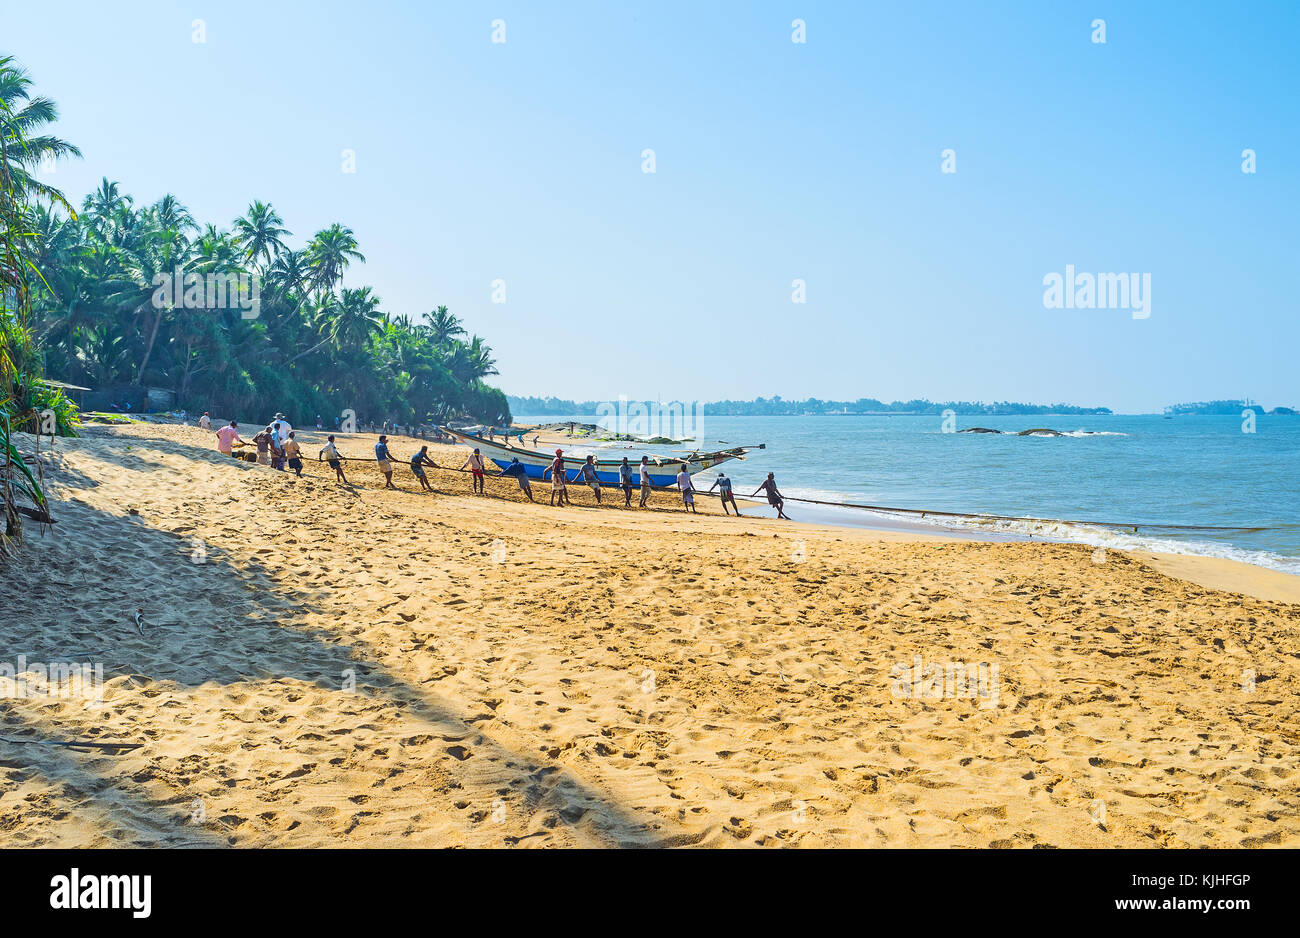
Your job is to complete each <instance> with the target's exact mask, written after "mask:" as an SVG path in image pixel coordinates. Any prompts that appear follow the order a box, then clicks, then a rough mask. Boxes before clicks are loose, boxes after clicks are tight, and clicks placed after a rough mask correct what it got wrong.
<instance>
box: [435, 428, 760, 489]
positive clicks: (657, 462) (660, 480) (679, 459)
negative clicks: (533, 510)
mask: <svg viewBox="0 0 1300 938" xmlns="http://www.w3.org/2000/svg"><path fill="white" fill-rule="evenodd" d="M439 429H441V430H442V432H444V433H446V434H447V435H449V436H451V437H454V438H455V440H456V442H457V443H461V444H463V445H465V446H472V447H477V448H478V450H479V451H480V452H481V453H482V454H483V455H484V456H486V457H487V458H488V459H490V460H492V462H493V463H495V464H496V465H497V467H498V468H501V469H504V468H505V467H506V466H508V465H510V460H511V459H518V460H519V462H520V463H521V464H522V465H523V467H524V472H526V473H527V474H528V477H529V478H530V479H540V478H542V473H543V472H544V471H545V470H546V469H547V468H549V467H550V465H551V461H552V460H553V459H554V458H555V457H554V456H553V455H551V454H549V453H546V452H540V451H538V450H533V449H521V448H519V447H516V446H510V445H508V444H505V443H495V442H492V441H490V440H485V439H483V438H482V437H480V436H475V435H474V434H472V433H466V432H465V431H464V430H452V429H450V428H448V427H440V428H439ZM766 448H767V444H766V443H758V444H754V445H748V446H732V447H728V448H727V449H721V450H717V451H716V452H712V453H701V452H699V451H698V450H696V451H694V452H690V453H685V454H682V455H680V456H663V455H656V454H654V453H648V452H637V453H636V454H635V455H632V454H631V453H629V454H628V462H629V463H631V464H632V469H633V472H634V473H639V471H640V470H639V468H638V467H639V466H640V465H641V457H642V456H646V457H648V459H649V463H650V482H651V483H652V484H653V485H656V486H663V485H673V484H675V483H676V481H677V473H678V472H680V471H681V468H682V466H686V471H687V472H689V473H690V474H691V475H695V473H697V472H703V471H704V470H705V469H711V468H713V467H714V466H716V465H718V464H719V463H724V462H726V461H727V460H729V459H744V458H745V454H746V453H747V452H749V451H750V450H751V449H766ZM585 460H586V456H585V455H584V456H582V457H581V458H579V457H577V456H568V455H566V456H565V457H564V463H565V466H564V468H565V469H566V471H568V472H569V473H571V475H570V476H569V480H570V481H572V480H573V477H574V476H575V475H577V469H578V465H579V464H580V463H582V462H584V461H585ZM593 461H594V462H595V464H596V476H597V478H599V479H600V481H601V482H602V483H604V484H605V485H617V484H618V467H619V465H620V464H621V463H622V461H623V460H622V457H619V458H618V459H596V460H593ZM633 478H639V475H634V476H633ZM548 479H549V476H548Z"/></svg>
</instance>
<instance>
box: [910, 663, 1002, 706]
mask: <svg viewBox="0 0 1300 938" xmlns="http://www.w3.org/2000/svg"><path fill="white" fill-rule="evenodd" d="M889 679H890V688H889V689H890V693H892V694H893V695H894V696H895V697H898V698H904V699H906V698H910V699H912V700H954V699H962V698H968V699H978V700H979V704H978V706H979V708H980V709H981V710H991V709H993V708H994V707H996V706H997V705H998V666H997V664H996V663H993V664H989V663H987V662H980V663H979V664H968V663H966V662H963V661H943V662H931V663H929V664H926V663H925V662H924V661H922V660H921V656H920V655H916V656H915V657H914V658H913V659H912V666H911V667H908V666H907V665H906V664H904V663H902V662H901V661H900V662H898V663H897V664H895V665H894V666H893V667H892V668H890V669H889Z"/></svg>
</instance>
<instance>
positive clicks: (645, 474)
mask: <svg viewBox="0 0 1300 938" xmlns="http://www.w3.org/2000/svg"><path fill="white" fill-rule="evenodd" d="M651 487H652V483H651V482H650V458H649V457H648V456H642V457H641V507H642V508H644V507H645V503H646V501H648V500H649V498H650V489H651Z"/></svg>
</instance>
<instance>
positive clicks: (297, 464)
mask: <svg viewBox="0 0 1300 938" xmlns="http://www.w3.org/2000/svg"><path fill="white" fill-rule="evenodd" d="M284 457H285V459H287V460H289V468H290V469H292V470H293V473H294V475H296V476H298V478H302V447H301V446H299V445H298V441H297V440H295V439H294V438H293V431H292V430H290V431H289V438H288V439H287V440H285V441H284Z"/></svg>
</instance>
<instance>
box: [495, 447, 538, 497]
mask: <svg viewBox="0 0 1300 938" xmlns="http://www.w3.org/2000/svg"><path fill="white" fill-rule="evenodd" d="M501 475H503V476H514V477H515V478H516V479H517V480H519V491H521V492H523V493H524V494H525V495H527V496H528V500H529V501H530V502H531V501H532V500H533V487H532V485H530V484H529V482H528V470H527V469H525V468H524V464H523V463H521V462H520V461H519V458H518V457H514V458H512V459H511V460H510V465H508V466H506V467H505V468H504V469H502V470H501Z"/></svg>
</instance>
